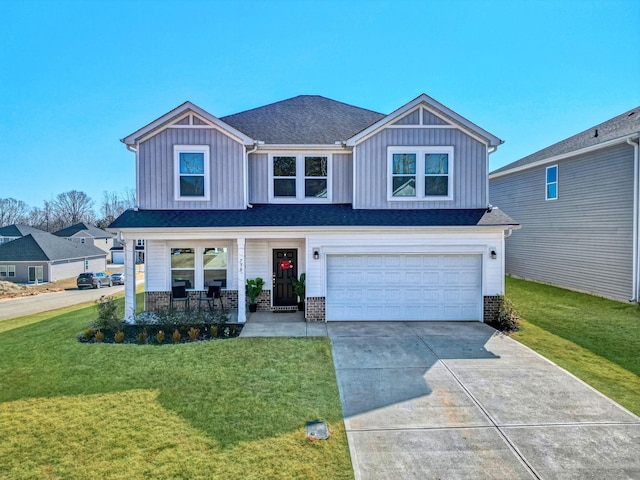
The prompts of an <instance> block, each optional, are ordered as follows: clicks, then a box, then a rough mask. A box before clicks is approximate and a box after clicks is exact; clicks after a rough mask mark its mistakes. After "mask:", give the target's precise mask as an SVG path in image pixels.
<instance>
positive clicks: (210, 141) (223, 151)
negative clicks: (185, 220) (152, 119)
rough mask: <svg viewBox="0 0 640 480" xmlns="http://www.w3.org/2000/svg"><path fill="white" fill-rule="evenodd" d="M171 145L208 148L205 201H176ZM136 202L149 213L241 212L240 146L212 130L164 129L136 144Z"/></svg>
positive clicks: (242, 161) (242, 156)
mask: <svg viewBox="0 0 640 480" xmlns="http://www.w3.org/2000/svg"><path fill="white" fill-rule="evenodd" d="M174 145H209V146H210V182H211V183H210V188H211V190H210V191H211V196H210V200H209V201H176V200H175V195H174V156H173V155H174V154H173V146H174ZM138 159H139V160H138V161H139V164H138V172H137V178H138V182H139V183H138V185H137V190H138V192H139V193H138V201H139V202H140V207H141V208H145V209H153V210H173V209H175V210H180V209H217V210H229V209H243V208H245V204H244V191H243V189H242V188H238V187H239V186H241V185H243V183H244V180H243V169H244V146H243V145H242V144H241V143H238V142H237V141H236V140H234V139H233V138H231V137H229V136H228V135H225V134H224V133H222V132H220V131H218V130H216V129H213V128H168V129H166V130H163V131H162V132H160V133H158V134H157V135H154V136H152V137H151V138H149V139H147V140H145V141H144V142H142V143H141V144H140V147H139V152H138Z"/></svg>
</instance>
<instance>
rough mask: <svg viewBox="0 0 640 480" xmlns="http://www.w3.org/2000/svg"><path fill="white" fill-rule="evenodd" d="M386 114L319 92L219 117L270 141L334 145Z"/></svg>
mask: <svg viewBox="0 0 640 480" xmlns="http://www.w3.org/2000/svg"><path fill="white" fill-rule="evenodd" d="M384 117H385V115H384V114H382V113H378V112H374V111H371V110H367V109H364V108H360V107H355V106H353V105H348V104H346V103H342V102H337V101H335V100H331V99H329V98H325V97H321V96H319V95H300V96H297V97H293V98H289V99H287V100H282V101H280V102H276V103H271V104H269V105H265V106H262V107H258V108H254V109H251V110H246V111H244V112H240V113H236V114H233V115H228V116H226V117H222V118H221V119H220V120H222V121H223V122H225V123H227V124H229V125H231V126H232V127H234V128H235V129H237V130H240V131H241V132H243V133H244V134H246V135H248V136H250V137H251V138H254V139H256V140H259V141H263V142H265V143H267V144H277V145H281V144H290V145H331V144H334V143H335V142H338V141H345V140H347V139H349V138H351V137H352V136H353V135H355V134H356V133H358V132H360V131H362V130H364V129H365V128H367V127H368V126H369V125H372V124H374V123H375V122H377V121H378V120H380V119H381V118H384Z"/></svg>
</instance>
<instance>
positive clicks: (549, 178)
mask: <svg viewBox="0 0 640 480" xmlns="http://www.w3.org/2000/svg"><path fill="white" fill-rule="evenodd" d="M546 184H547V185H546V191H545V192H546V193H545V195H546V196H545V199H546V200H555V199H557V198H558V165H552V166H551V167H547V173H546Z"/></svg>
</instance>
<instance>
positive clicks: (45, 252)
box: [0, 232, 107, 262]
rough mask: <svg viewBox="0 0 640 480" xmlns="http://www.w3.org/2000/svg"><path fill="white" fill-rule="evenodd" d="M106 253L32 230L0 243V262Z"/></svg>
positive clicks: (66, 257) (89, 246) (43, 259)
mask: <svg viewBox="0 0 640 480" xmlns="http://www.w3.org/2000/svg"><path fill="white" fill-rule="evenodd" d="M101 255H104V256H106V255H107V254H106V253H105V252H104V251H103V250H100V249H99V248H98V247H96V246H94V245H89V244H78V243H73V242H70V241H69V240H64V239H62V238H59V237H56V236H55V235H53V234H51V233H47V232H39V233H37V232H34V233H30V234H28V235H25V236H24V237H21V238H18V239H16V240H13V241H11V242H7V243H5V244H2V245H0V261H1V262H33V261H42V262H49V261H55V260H66V259H72V258H83V257H97V256H101Z"/></svg>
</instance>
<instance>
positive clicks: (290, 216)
mask: <svg viewBox="0 0 640 480" xmlns="http://www.w3.org/2000/svg"><path fill="white" fill-rule="evenodd" d="M313 226H320V227H354V226H358V227H367V226H368V227H386V226H393V227H460V226H464V227H472V226H500V227H505V228H509V227H517V226H518V223H517V222H516V221H514V220H513V219H511V218H509V217H508V216H507V215H506V214H504V213H503V212H502V211H501V210H499V209H497V208H494V209H493V210H492V211H491V212H488V211H487V210H486V209H442V210H429V209H416V210H391V209H379V210H369V209H358V210H354V209H353V208H352V207H351V205H349V204H333V205H279V204H260V205H254V206H253V208H248V209H246V210H138V211H134V210H127V211H126V212H124V213H123V214H122V215H121V216H120V217H118V218H117V219H116V220H115V221H114V222H113V223H112V224H111V225H109V227H108V228H114V229H118V228H220V227H313Z"/></svg>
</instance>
